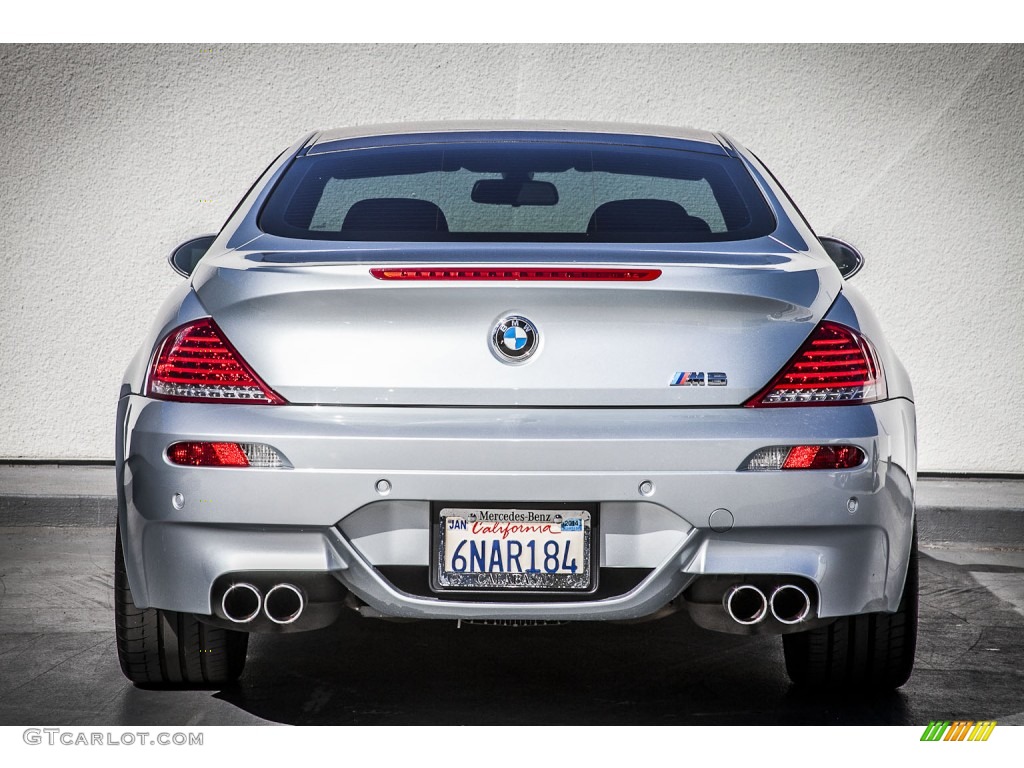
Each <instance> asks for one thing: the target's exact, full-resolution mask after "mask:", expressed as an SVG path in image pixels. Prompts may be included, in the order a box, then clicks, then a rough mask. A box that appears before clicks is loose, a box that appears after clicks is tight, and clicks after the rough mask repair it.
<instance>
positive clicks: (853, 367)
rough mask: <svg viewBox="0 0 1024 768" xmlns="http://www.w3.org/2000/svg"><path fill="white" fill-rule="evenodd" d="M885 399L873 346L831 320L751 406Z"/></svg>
mask: <svg viewBox="0 0 1024 768" xmlns="http://www.w3.org/2000/svg"><path fill="white" fill-rule="evenodd" d="M885 397H886V390H885V377H884V376H883V374H882V368H881V366H880V365H879V362H878V355H877V353H876V352H875V349H874V347H873V346H872V345H871V342H870V341H868V340H867V338H865V337H864V336H863V335H861V334H860V333H858V332H857V331H855V330H853V329H852V328H847V327H846V326H845V325H840V324H839V323H833V322H829V321H825V322H822V323H820V324H819V325H818V327H817V328H815V329H814V331H813V332H812V333H811V336H810V338H808V339H807V341H805V342H804V344H803V346H802V347H800V350H799V351H798V352H797V353H796V355H795V356H794V357H793V359H792V360H790V361H789V363H788V364H787V365H786V367H785V368H783V369H782V373H780V374H779V375H778V376H777V377H776V378H775V380H774V381H772V383H771V384H769V385H768V386H767V387H766V388H765V389H764V390H763V391H761V392H760V393H758V394H757V395H755V396H754V397H753V398H751V399H750V400H749V401H747V403H746V405H747V407H750V408H761V407H772V406H786V405H851V404H856V403H872V402H875V401H876V400H884V399H885Z"/></svg>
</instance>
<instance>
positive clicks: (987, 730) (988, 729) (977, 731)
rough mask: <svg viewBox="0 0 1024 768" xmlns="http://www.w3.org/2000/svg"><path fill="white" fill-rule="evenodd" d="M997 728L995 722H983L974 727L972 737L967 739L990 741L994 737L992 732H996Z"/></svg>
mask: <svg viewBox="0 0 1024 768" xmlns="http://www.w3.org/2000/svg"><path fill="white" fill-rule="evenodd" d="M995 727H996V721H995V720H981V721H980V722H978V724H977V725H975V726H974V730H972V731H971V735H970V736H968V737H967V740H968V741H988V737H989V736H991V735H992V731H994V730H995Z"/></svg>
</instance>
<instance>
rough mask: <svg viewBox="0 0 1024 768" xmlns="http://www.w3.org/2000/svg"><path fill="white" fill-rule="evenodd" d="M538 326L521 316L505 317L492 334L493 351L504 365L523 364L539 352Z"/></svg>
mask: <svg viewBox="0 0 1024 768" xmlns="http://www.w3.org/2000/svg"><path fill="white" fill-rule="evenodd" d="M539 341H540V333H538V332H537V326H535V325H534V324H533V323H531V322H530V321H529V320H527V319H526V318H525V317H521V316H520V315H509V316H508V317H503V318H502V319H501V320H499V321H498V322H497V324H496V325H495V326H494V330H493V331H492V332H491V349H493V350H494V352H495V354H496V355H497V357H498V359H499V360H501V361H502V362H503V363H521V362H523V361H525V360H526V359H527V358H528V357H530V355H532V354H533V353H534V352H536V351H537V342H539Z"/></svg>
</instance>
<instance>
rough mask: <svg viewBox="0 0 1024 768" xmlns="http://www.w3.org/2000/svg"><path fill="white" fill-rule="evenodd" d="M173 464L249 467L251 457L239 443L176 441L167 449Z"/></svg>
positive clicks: (168, 456)
mask: <svg viewBox="0 0 1024 768" xmlns="http://www.w3.org/2000/svg"><path fill="white" fill-rule="evenodd" d="M167 458H168V459H169V460H170V462H171V463H172V464H184V465H186V466H193V467H248V466H249V457H247V456H246V455H245V451H243V450H242V446H240V445H239V444H238V443H175V444H174V445H172V446H170V447H169V448H168V449H167Z"/></svg>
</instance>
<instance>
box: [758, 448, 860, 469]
mask: <svg viewBox="0 0 1024 768" xmlns="http://www.w3.org/2000/svg"><path fill="white" fill-rule="evenodd" d="M865 458H866V456H865V454H864V451H862V450H861V449H860V448H858V447H857V446H856V445H792V446H791V445H772V446H769V447H767V448H760V449H758V450H756V451H754V453H752V454H751V455H750V456H749V457H747V460H746V461H744V462H743V464H742V465H741V466H740V469H742V470H750V471H754V472H763V471H766V470H775V469H853V468H855V467H859V466H860V465H861V464H863V463H864V460H865Z"/></svg>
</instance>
